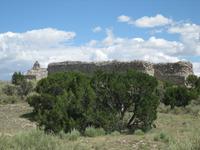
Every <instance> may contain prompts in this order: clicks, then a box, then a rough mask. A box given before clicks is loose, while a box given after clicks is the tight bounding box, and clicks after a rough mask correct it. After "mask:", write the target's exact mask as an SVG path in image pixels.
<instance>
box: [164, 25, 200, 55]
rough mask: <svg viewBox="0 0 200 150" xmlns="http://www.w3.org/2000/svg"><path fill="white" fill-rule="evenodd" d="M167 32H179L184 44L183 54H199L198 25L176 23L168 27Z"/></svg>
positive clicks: (199, 37)
mask: <svg viewBox="0 0 200 150" xmlns="http://www.w3.org/2000/svg"><path fill="white" fill-rule="evenodd" d="M168 32H169V33H172V34H179V35H180V41H181V42H182V43H183V44H184V45H185V49H184V51H183V52H184V54H190V55H200V26H199V25H196V24H191V23H184V24H176V25H174V26H171V27H170V28H169V29H168Z"/></svg>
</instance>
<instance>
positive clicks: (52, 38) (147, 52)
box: [0, 25, 200, 78]
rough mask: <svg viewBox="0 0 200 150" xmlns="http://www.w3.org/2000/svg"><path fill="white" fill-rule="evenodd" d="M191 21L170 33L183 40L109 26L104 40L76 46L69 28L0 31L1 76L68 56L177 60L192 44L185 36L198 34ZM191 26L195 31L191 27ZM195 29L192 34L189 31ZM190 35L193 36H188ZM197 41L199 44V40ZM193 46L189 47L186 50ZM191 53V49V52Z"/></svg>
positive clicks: (77, 58)
mask: <svg viewBox="0 0 200 150" xmlns="http://www.w3.org/2000/svg"><path fill="white" fill-rule="evenodd" d="M196 26H197V25H192V27H194V28H195V29H194V31H193V30H192V29H190V31H188V30H189V29H184V28H183V27H184V26H178V25H177V26H173V28H172V27H170V28H171V29H169V32H170V33H173V34H174V33H178V34H180V35H181V39H184V40H181V41H170V40H166V39H163V38H156V37H153V36H152V37H149V38H148V39H143V38H141V37H131V38H123V37H118V36H116V35H115V34H114V33H113V31H112V29H106V37H105V38H103V39H101V40H91V41H89V42H88V43H86V44H84V45H81V46H76V45H74V44H71V43H70V41H71V40H72V39H73V38H74V37H75V35H76V34H75V33H74V32H66V31H61V30H57V29H52V28H46V29H40V30H32V31H27V32H24V33H13V32H7V33H1V34H0V77H1V78H4V77H6V76H8V74H11V73H12V72H13V71H19V70H21V71H25V70H27V69H29V68H30V67H31V65H32V63H33V62H34V61H35V60H39V62H41V64H43V66H45V67H46V66H47V65H48V63H50V62H59V61H66V60H79V61H104V60H120V61H130V60H147V61H151V62H156V63H157V62H175V61H179V60H181V59H180V57H179V56H183V55H184V54H186V48H187V47H189V43H190V40H189V42H188V43H187V42H184V41H187V40H188V39H185V38H186V37H192V38H191V39H194V38H196V36H195V35H193V34H195V33H196V31H197V30H198V28H196ZM191 30H192V31H191ZM191 33H193V34H192V35H190V34H191ZM189 39H190V38H189ZM197 45H198V44H197ZM188 51H190V49H188V50H187V52H188ZM195 51H196V50H195ZM188 53H189V52H188ZM199 66H200V65H199V63H194V71H195V73H200V67H199Z"/></svg>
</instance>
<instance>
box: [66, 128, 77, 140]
mask: <svg viewBox="0 0 200 150" xmlns="http://www.w3.org/2000/svg"><path fill="white" fill-rule="evenodd" d="M66 137H67V139H69V140H70V141H76V140H77V139H78V138H79V137H80V132H79V131H78V130H76V129H73V130H72V131H71V132H70V133H67V135H66Z"/></svg>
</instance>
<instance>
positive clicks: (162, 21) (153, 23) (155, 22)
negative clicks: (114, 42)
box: [117, 14, 173, 28]
mask: <svg viewBox="0 0 200 150" xmlns="http://www.w3.org/2000/svg"><path fill="white" fill-rule="evenodd" d="M117 19H118V21H119V22H126V23H128V24H133V25H135V26H137V27H142V28H153V27H158V26H164V25H169V24H172V23H173V20H172V19H169V18H167V17H165V16H163V15H161V14H157V15H156V16H152V17H149V16H144V17H142V18H139V19H136V20H133V19H132V18H131V17H129V16H125V15H121V16H119V17H118V18H117Z"/></svg>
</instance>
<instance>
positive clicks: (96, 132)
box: [84, 126, 105, 137]
mask: <svg viewBox="0 0 200 150" xmlns="http://www.w3.org/2000/svg"><path fill="white" fill-rule="evenodd" d="M84 134H85V136H88V137H96V136H102V135H105V131H104V129H103V128H94V127H92V126H91V127H87V128H86V129H85V132H84Z"/></svg>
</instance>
